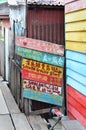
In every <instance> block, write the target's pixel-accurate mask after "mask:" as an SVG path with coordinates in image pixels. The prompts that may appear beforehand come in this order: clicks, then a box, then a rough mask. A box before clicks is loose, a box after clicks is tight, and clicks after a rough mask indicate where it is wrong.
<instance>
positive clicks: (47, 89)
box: [23, 79, 62, 96]
mask: <svg viewBox="0 0 86 130" xmlns="http://www.w3.org/2000/svg"><path fill="white" fill-rule="evenodd" d="M23 88H24V89H31V90H35V91H38V92H44V93H49V94H54V95H59V96H60V95H61V89H62V87H57V86H55V85H50V84H45V83H40V82H36V81H31V80H25V79H23Z"/></svg>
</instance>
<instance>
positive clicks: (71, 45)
mask: <svg viewBox="0 0 86 130" xmlns="http://www.w3.org/2000/svg"><path fill="white" fill-rule="evenodd" d="M66 49H68V50H72V51H74V50H75V51H77V52H81V53H86V42H75V41H67V44H66Z"/></svg>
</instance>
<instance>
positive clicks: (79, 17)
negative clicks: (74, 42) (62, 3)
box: [65, 9, 86, 23]
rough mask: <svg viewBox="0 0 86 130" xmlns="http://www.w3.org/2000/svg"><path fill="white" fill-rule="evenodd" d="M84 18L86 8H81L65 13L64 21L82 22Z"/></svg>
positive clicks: (85, 16)
mask: <svg viewBox="0 0 86 130" xmlns="http://www.w3.org/2000/svg"><path fill="white" fill-rule="evenodd" d="M85 19H86V10H85V9H83V10H78V11H75V12H71V13H68V14H66V17H65V22H66V23H69V22H76V21H82V22H83V21H85Z"/></svg>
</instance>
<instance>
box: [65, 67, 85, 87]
mask: <svg viewBox="0 0 86 130" xmlns="http://www.w3.org/2000/svg"><path fill="white" fill-rule="evenodd" d="M66 74H67V76H69V77H71V78H73V79H75V80H76V81H78V82H80V83H81V84H83V85H86V77H85V76H82V75H80V74H79V73H77V72H76V71H73V70H71V69H68V68H67V69H66Z"/></svg>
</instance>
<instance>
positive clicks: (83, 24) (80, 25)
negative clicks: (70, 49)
mask: <svg viewBox="0 0 86 130" xmlns="http://www.w3.org/2000/svg"><path fill="white" fill-rule="evenodd" d="M65 31H66V32H67V31H86V21H80V22H75V23H68V24H66V28H65Z"/></svg>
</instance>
